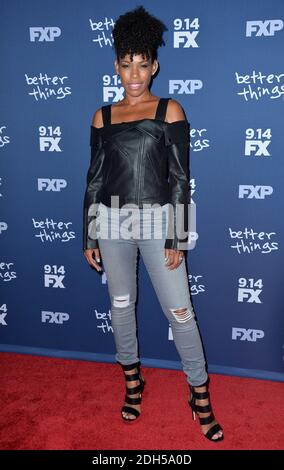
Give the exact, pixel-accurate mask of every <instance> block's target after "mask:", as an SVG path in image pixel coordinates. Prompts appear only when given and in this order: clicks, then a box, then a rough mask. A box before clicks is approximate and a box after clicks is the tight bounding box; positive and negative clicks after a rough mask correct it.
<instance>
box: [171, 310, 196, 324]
mask: <svg viewBox="0 0 284 470" xmlns="http://www.w3.org/2000/svg"><path fill="white" fill-rule="evenodd" d="M170 311H171V312H172V314H173V316H174V317H175V319H176V321H177V322H179V323H184V322H186V321H187V320H189V319H190V318H192V317H193V314H192V312H191V311H190V310H189V308H170Z"/></svg>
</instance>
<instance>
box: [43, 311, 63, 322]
mask: <svg viewBox="0 0 284 470" xmlns="http://www.w3.org/2000/svg"><path fill="white" fill-rule="evenodd" d="M67 320H69V314H68V313H64V312H48V311H45V310H43V311H42V312H41V321H42V323H56V324H59V325H62V324H63V322H65V321H67Z"/></svg>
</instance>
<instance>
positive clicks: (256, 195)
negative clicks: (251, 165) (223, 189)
mask: <svg viewBox="0 0 284 470" xmlns="http://www.w3.org/2000/svg"><path fill="white" fill-rule="evenodd" d="M272 193H273V188H272V186H252V185H250V184H240V185H239V199H244V198H246V199H264V198H265V197H266V196H270V195H271V194H272Z"/></svg>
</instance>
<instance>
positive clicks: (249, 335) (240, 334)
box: [232, 328, 264, 342]
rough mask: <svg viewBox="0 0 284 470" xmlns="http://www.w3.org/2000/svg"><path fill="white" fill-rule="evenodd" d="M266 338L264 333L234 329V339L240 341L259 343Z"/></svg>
mask: <svg viewBox="0 0 284 470" xmlns="http://www.w3.org/2000/svg"><path fill="white" fill-rule="evenodd" d="M263 337H264V331H262V330H252V329H245V328H232V339H234V340H237V339H239V340H240V341H253V342H255V341H257V340H258V339H262V338H263Z"/></svg>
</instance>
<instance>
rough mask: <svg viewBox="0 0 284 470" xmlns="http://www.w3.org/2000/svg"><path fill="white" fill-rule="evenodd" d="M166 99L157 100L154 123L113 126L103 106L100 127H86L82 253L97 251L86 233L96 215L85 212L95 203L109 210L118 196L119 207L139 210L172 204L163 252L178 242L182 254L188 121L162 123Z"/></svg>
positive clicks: (94, 241) (186, 201) (187, 195)
mask: <svg viewBox="0 0 284 470" xmlns="http://www.w3.org/2000/svg"><path fill="white" fill-rule="evenodd" d="M169 99H170V98H160V100H159V103H158V107H157V111H156V116H155V118H154V119H141V120H137V121H130V122H122V123H117V124H111V116H110V113H111V105H106V106H103V107H102V113H103V121H104V126H103V127H100V128H97V127H94V126H91V135H90V145H91V161H90V166H89V169H88V173H87V188H86V192H85V197H84V216H83V249H84V250H85V249H86V248H98V247H99V244H98V239H96V238H95V239H92V238H90V236H89V234H88V231H89V224H90V223H91V222H92V223H93V222H94V220H95V216H96V215H95V212H93V214H91V211H90V213H88V211H89V209H90V207H91V206H92V207H94V206H93V204H95V206H96V207H97V206H98V204H99V202H102V203H103V204H105V205H106V206H109V207H110V206H111V196H114V195H116V196H119V204H118V207H122V206H123V205H124V204H129V203H131V204H132V203H134V204H136V205H137V206H138V207H139V208H143V204H144V203H147V204H155V203H159V204H160V205H164V204H166V203H171V204H172V207H173V210H172V211H169V224H168V233H167V238H166V241H165V248H172V249H179V246H180V242H183V243H182V245H181V246H182V248H180V249H183V250H184V249H187V244H186V243H184V242H187V240H188V204H189V202H190V188H189V164H188V148H189V128H190V125H189V122H188V121H187V119H185V120H180V121H175V122H172V123H167V122H165V121H164V118H165V115H166V108H167V103H168V100H169ZM116 199H118V198H116ZM179 205H180V206H179ZM181 205H182V206H181ZM178 206H179V207H178ZM116 207H117V206H116ZM180 209H181V212H180ZM178 226H180V227H181V230H182V232H180V231H178V230H179V229H178ZM179 234H182V235H184V234H186V236H183V237H179Z"/></svg>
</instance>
